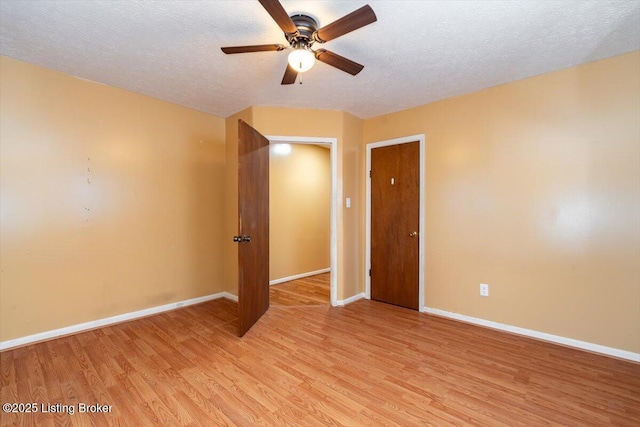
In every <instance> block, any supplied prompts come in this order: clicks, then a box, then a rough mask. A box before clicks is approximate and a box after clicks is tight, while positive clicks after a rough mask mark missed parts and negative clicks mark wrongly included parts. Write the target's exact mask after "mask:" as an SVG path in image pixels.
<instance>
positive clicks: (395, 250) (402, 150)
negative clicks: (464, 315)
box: [371, 142, 420, 310]
mask: <svg viewBox="0 0 640 427" xmlns="http://www.w3.org/2000/svg"><path fill="white" fill-rule="evenodd" d="M419 227H420V143H419V142H410V143H405V144H397V145H390V146H386V147H380V148H374V149H372V150H371V299H373V300H376V301H382V302H386V303H389V304H395V305H399V306H402V307H407V308H412V309H414V310H418V305H419V288H420V283H419V280H420V279H419V271H420V269H419V256H420V239H419V237H418V230H419Z"/></svg>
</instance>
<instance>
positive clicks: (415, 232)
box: [409, 231, 418, 237]
mask: <svg viewBox="0 0 640 427" xmlns="http://www.w3.org/2000/svg"><path fill="white" fill-rule="evenodd" d="M417 235H418V232H417V231H412V232H411V233H409V237H416V236H417Z"/></svg>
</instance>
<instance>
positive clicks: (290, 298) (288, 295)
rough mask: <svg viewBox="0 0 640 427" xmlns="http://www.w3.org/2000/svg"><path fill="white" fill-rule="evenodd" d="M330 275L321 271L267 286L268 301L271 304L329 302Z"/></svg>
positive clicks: (317, 303) (288, 304)
mask: <svg viewBox="0 0 640 427" xmlns="http://www.w3.org/2000/svg"><path fill="white" fill-rule="evenodd" d="M330 277H331V273H322V274H316V275H315V276H309V277H304V278H302V279H297V280H292V281H290V282H285V283H280V284H278V285H272V286H269V302H270V304H271V306H278V305H286V306H292V305H323V304H329V302H330V300H331V298H330V290H329V279H330Z"/></svg>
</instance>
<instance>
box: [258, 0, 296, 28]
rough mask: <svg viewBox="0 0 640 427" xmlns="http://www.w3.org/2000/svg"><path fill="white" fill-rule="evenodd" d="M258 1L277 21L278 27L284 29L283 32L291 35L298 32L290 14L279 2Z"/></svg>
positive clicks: (276, 0)
mask: <svg viewBox="0 0 640 427" xmlns="http://www.w3.org/2000/svg"><path fill="white" fill-rule="evenodd" d="M258 1H259V2H260V4H261V5H262V7H264V8H265V9H266V10H267V12H269V15H271V17H272V18H273V20H274V21H276V24H278V26H279V27H280V28H282V31H284V32H285V33H291V34H293V33H297V32H298V28H297V27H296V24H294V23H293V21H292V20H291V18H290V17H289V14H288V13H287V11H286V10H284V7H282V5H281V4H280V2H279V1H278V0H258Z"/></svg>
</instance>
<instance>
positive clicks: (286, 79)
mask: <svg viewBox="0 0 640 427" xmlns="http://www.w3.org/2000/svg"><path fill="white" fill-rule="evenodd" d="M296 77H298V72H297V71H296V70H294V69H293V67H292V66H291V65H289V64H287V69H286V70H285V71H284V76H283V77H282V83H281V84H283V85H292V84H294V83H295V82H296Z"/></svg>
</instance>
